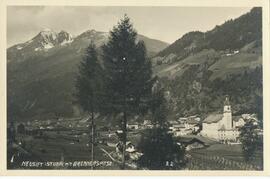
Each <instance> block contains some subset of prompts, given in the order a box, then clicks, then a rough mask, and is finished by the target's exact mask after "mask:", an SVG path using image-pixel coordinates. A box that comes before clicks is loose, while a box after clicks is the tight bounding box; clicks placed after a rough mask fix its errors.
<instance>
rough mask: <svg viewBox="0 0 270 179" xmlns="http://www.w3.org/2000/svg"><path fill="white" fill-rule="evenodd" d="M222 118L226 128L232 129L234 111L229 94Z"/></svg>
mask: <svg viewBox="0 0 270 179" xmlns="http://www.w3.org/2000/svg"><path fill="white" fill-rule="evenodd" d="M222 120H223V124H224V127H225V129H232V111H231V105H230V101H229V96H226V97H225V101H224V109H223V119H222Z"/></svg>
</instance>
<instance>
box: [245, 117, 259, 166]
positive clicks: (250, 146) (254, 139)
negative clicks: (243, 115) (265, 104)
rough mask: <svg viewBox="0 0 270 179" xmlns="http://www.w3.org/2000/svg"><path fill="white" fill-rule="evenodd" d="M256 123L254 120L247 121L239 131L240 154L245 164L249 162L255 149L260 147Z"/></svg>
mask: <svg viewBox="0 0 270 179" xmlns="http://www.w3.org/2000/svg"><path fill="white" fill-rule="evenodd" d="M258 129H259V126H258V123H257V121H256V120H255V119H252V118H251V119H249V120H247V121H246V123H245V125H244V126H243V127H241V129H240V141H241V143H242V152H243V154H244V157H245V160H246V161H247V162H249V161H251V160H252V158H253V157H254V155H255V152H256V150H257V149H259V148H260V147H261V144H262V138H261V137H260V136H259V135H258Z"/></svg>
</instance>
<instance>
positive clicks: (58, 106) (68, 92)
mask: <svg viewBox="0 0 270 179" xmlns="http://www.w3.org/2000/svg"><path fill="white" fill-rule="evenodd" d="M108 37H109V33H107V32H99V31H96V30H88V31H85V32H83V33H81V34H80V35H78V36H76V37H72V36H71V35H70V34H69V33H67V32H65V31H61V32H54V31H52V30H50V29H45V30H42V31H41V32H40V33H38V34H37V35H36V36H35V37H33V38H32V39H31V40H29V41H27V42H25V43H20V44H17V45H14V46H12V47H10V48H8V49H7V61H8V65H7V75H8V78H7V83H8V85H7V90H8V115H9V118H13V119H29V118H30V119H32V118H36V119H37V118H46V117H50V116H55V115H58V114H59V115H64V116H72V115H74V113H76V114H77V112H78V108H77V107H76V106H75V105H73V104H72V101H73V94H72V93H73V91H74V80H75V76H76V74H77V67H78V64H79V62H80V60H81V59H82V58H83V55H84V53H85V48H86V47H87V46H88V45H89V43H90V41H93V42H94V43H95V44H96V46H97V48H98V50H99V51H100V46H101V45H103V44H104V43H106V41H107V40H108ZM137 40H143V41H144V42H145V45H146V48H147V50H148V55H149V56H151V55H155V54H156V53H157V52H159V51H160V50H162V49H164V48H165V47H167V46H168V44H167V43H165V42H162V41H159V40H155V39H150V38H148V37H146V36H143V35H138V39H137Z"/></svg>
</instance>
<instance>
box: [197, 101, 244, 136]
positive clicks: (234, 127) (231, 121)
mask: <svg viewBox="0 0 270 179" xmlns="http://www.w3.org/2000/svg"><path fill="white" fill-rule="evenodd" d="M244 124H245V122H244V120H243V119H242V118H239V117H237V116H234V117H233V116H232V110H231V105H230V102H229V97H228V96H226V98H225V102H224V107H223V114H210V115H209V116H207V118H206V119H204V120H203V122H202V131H201V135H202V136H205V137H209V138H213V139H216V140H219V141H238V138H239V134H240V132H239V127H241V126H243V125H244Z"/></svg>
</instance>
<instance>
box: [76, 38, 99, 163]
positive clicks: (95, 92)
mask: <svg viewBox="0 0 270 179" xmlns="http://www.w3.org/2000/svg"><path fill="white" fill-rule="evenodd" d="M102 73H103V70H102V68H101V66H100V63H99V61H98V55H97V52H96V47H95V45H94V43H93V42H91V43H90V45H89V46H88V47H87V49H86V53H85V56H84V58H83V60H82V61H81V63H80V65H79V74H78V76H77V81H76V89H77V90H76V98H77V102H78V103H79V104H80V105H81V106H82V108H83V110H84V111H86V112H87V113H89V115H90V116H91V124H90V125H89V126H90V127H91V134H90V136H91V139H90V141H91V158H92V161H93V160H94V144H95V122H94V116H95V115H94V114H95V113H97V112H99V111H100V107H101V104H102V102H103V101H102V99H103V95H102V94H103V93H102V89H103V79H102Z"/></svg>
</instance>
